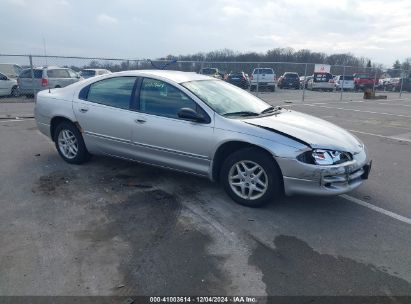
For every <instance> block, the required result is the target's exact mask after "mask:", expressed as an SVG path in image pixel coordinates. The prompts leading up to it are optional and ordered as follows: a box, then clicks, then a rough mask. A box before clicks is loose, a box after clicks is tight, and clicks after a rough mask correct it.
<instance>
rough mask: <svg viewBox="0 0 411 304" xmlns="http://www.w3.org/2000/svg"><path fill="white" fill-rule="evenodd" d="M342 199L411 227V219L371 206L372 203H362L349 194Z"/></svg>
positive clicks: (343, 195) (342, 195)
mask: <svg viewBox="0 0 411 304" xmlns="http://www.w3.org/2000/svg"><path fill="white" fill-rule="evenodd" d="M340 197H342V198H345V199H346V200H348V201H350V202H352V203H355V204H357V205H360V206H363V207H366V208H369V209H371V210H374V211H376V212H379V213H381V214H384V215H387V216H389V217H391V218H393V219H396V220H398V221H401V222H403V223H406V224H409V225H411V219H409V218H408V217H405V216H402V215H399V214H396V213H394V212H391V211H388V210H385V209H383V208H380V207H377V206H374V205H372V204H370V203H367V202H364V201H362V200H360V199H358V198H355V197H352V196H350V195H347V194H341V195H340Z"/></svg>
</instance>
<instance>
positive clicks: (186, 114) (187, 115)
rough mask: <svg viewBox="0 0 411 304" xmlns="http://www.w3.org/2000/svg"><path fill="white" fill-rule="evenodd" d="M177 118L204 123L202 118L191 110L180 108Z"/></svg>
mask: <svg viewBox="0 0 411 304" xmlns="http://www.w3.org/2000/svg"><path fill="white" fill-rule="evenodd" d="M178 117H180V118H183V119H187V120H191V121H196V122H205V119H204V117H203V116H202V115H200V114H198V113H197V112H196V111H194V110H193V109H191V108H181V109H180V111H179V112H178Z"/></svg>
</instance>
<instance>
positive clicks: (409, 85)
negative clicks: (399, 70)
mask: <svg viewBox="0 0 411 304" xmlns="http://www.w3.org/2000/svg"><path fill="white" fill-rule="evenodd" d="M401 83H402V84H401ZM388 90H390V91H393V92H399V91H401V90H402V91H407V92H411V79H410V78H398V81H395V82H394V81H393V82H391V83H390V84H389V85H388V86H387V91H388Z"/></svg>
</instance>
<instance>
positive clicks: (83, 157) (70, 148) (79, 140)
mask: <svg viewBox="0 0 411 304" xmlns="http://www.w3.org/2000/svg"><path fill="white" fill-rule="evenodd" d="M54 142H55V145H56V149H57V151H58V153H59V154H60V156H61V157H62V158H63V159H64V160H65V161H66V162H68V163H70V164H82V163H84V162H85V161H87V160H88V159H89V157H90V154H89V153H88V151H87V148H86V145H85V144H84V140H83V136H81V133H80V131H79V129H78V128H77V127H76V126H75V125H74V124H72V123H70V122H67V121H64V122H62V123H60V124H59V125H58V126H57V128H56V130H55V132H54Z"/></svg>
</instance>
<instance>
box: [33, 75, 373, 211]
mask: <svg viewBox="0 0 411 304" xmlns="http://www.w3.org/2000/svg"><path fill="white" fill-rule="evenodd" d="M35 116H36V121H37V125H38V128H39V129H40V131H41V132H42V133H44V134H46V135H47V136H49V137H50V138H51V140H53V141H54V143H55V145H56V148H57V151H58V153H59V154H60V156H61V157H62V158H63V159H64V160H65V161H67V162H68V163H73V164H80V163H83V162H85V161H87V160H88V159H89V158H90V156H91V155H92V154H103V155H109V156H114V157H120V158H123V159H129V160H133V161H138V162H142V163H147V164H151V165H155V166H160V167H164V168H169V169H173V170H178V171H183V172H187V173H191V174H197V175H201V176H205V177H208V178H209V179H210V180H212V181H219V182H220V183H221V184H222V185H223V187H224V189H225V190H226V192H227V193H228V194H229V195H230V197H231V198H232V199H233V200H234V201H236V202H237V203H240V204H243V205H246V206H251V207H256V206H261V205H262V204H264V203H267V202H269V201H273V200H275V199H276V198H278V197H279V196H280V195H282V194H283V193H285V194H286V195H292V194H313V195H336V194H341V193H345V192H347V191H350V190H352V189H354V188H356V187H358V186H359V185H360V184H361V183H362V182H363V181H364V180H365V179H367V178H368V174H369V171H370V168H371V162H370V160H369V159H368V156H367V150H366V147H365V146H364V144H363V143H362V142H361V141H360V140H359V139H358V138H356V137H355V136H354V135H352V134H350V133H349V132H347V131H345V130H344V129H342V128H340V127H338V126H336V125H333V124H331V123H329V122H327V121H324V120H321V119H319V118H315V117H312V116H309V115H306V114H302V113H299V112H295V111H291V110H286V109H283V108H280V107H272V106H270V105H269V104H267V103H265V102H264V101H262V100H261V99H259V98H257V97H255V96H253V95H251V94H249V93H247V92H245V91H244V90H242V89H240V88H237V87H235V86H233V85H230V84H228V83H226V82H224V81H221V80H218V79H215V78H211V77H208V76H204V75H199V74H195V73H187V72H177V71H162V70H142V71H127V72H119V73H112V74H106V75H102V76H97V77H94V78H90V79H87V80H84V81H80V82H78V83H75V84H72V85H69V86H67V87H65V88H62V89H52V90H50V91H42V92H39V93H38V95H37V103H36V108H35Z"/></svg>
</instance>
